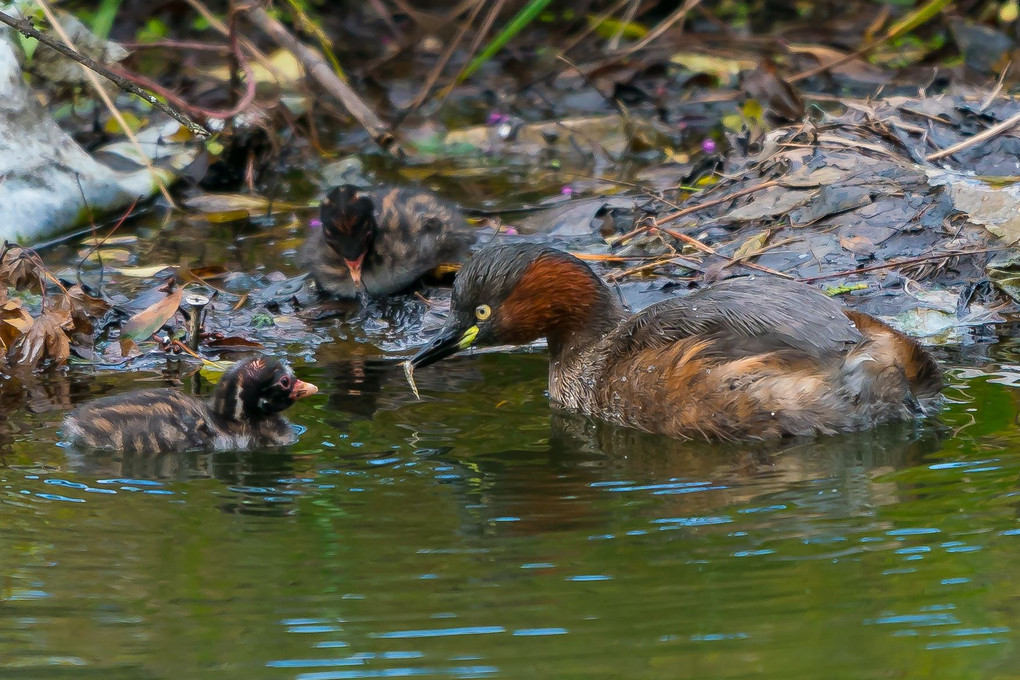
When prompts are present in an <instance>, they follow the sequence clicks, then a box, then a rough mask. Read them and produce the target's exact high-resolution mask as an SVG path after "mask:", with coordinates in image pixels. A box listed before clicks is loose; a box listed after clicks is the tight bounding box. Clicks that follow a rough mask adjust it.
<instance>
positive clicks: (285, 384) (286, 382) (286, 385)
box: [280, 375, 290, 390]
mask: <svg viewBox="0 0 1020 680" xmlns="http://www.w3.org/2000/svg"><path fill="white" fill-rule="evenodd" d="M280 387H282V388H283V389H285V390H289V389H290V376H289V375H285V376H283V377H282V378H280Z"/></svg>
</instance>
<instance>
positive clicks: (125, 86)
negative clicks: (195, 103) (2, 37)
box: [0, 12, 209, 138]
mask: <svg viewBox="0 0 1020 680" xmlns="http://www.w3.org/2000/svg"><path fill="white" fill-rule="evenodd" d="M0 23H4V24H7V25H8V26H10V27H11V28H13V29H14V30H16V31H18V32H19V33H21V34H22V35H24V36H25V37H28V38H35V39H36V40H38V41H39V42H41V43H42V44H43V45H46V46H47V47H49V48H51V49H54V50H56V51H57V52H60V53H61V54H62V55H64V56H65V57H67V58H68V59H70V60H72V61H76V62H78V63H79V64H81V65H82V66H84V67H85V68H87V69H89V70H90V71H93V72H95V73H98V74H99V75H101V76H103V77H104V78H106V79H107V80H109V81H110V82H112V83H113V84H114V85H116V86H117V87H119V88H120V89H121V90H123V91H124V92H129V93H131V94H133V95H135V96H136V97H141V98H142V99H144V100H145V101H146V102H148V103H149V104H151V105H152V106H153V107H155V108H157V109H159V110H160V111H162V112H163V113H165V114H166V115H168V116H170V117H171V118H173V119H174V120H176V121H177V122H178V123H180V124H181V125H183V126H184V127H186V128H187V129H188V130H189V131H190V132H191V133H192V134H193V135H195V136H197V137H201V138H205V137H208V136H209V131H208V130H206V129H205V128H204V127H202V126H201V125H199V124H198V123H196V122H195V121H193V120H191V119H190V118H188V116H186V115H185V114H183V113H181V112H180V111H178V110H176V109H175V108H174V107H172V106H170V105H169V104H165V103H164V102H162V101H160V100H159V98H158V97H156V96H154V95H153V94H152V93H151V92H146V91H145V90H143V89H142V88H140V87H138V86H137V85H135V84H134V83H132V82H131V81H130V80H128V79H127V78H125V77H124V76H122V75H120V74H119V73H115V72H114V71H111V70H110V69H109V68H107V67H106V66H104V65H103V64H100V63H99V62H98V61H96V60H95V59H91V58H89V57H86V56H85V55H84V54H81V53H80V52H78V51H77V50H75V49H72V48H71V47H68V46H67V45H64V44H63V43H61V42H58V41H56V40H54V39H53V38H51V37H49V36H48V35H46V34H45V33H42V32H40V31H38V30H37V29H36V28H35V27H34V26H32V22H31V21H29V20H28V19H15V18H14V17H12V16H10V15H8V14H4V13H3V12H0Z"/></svg>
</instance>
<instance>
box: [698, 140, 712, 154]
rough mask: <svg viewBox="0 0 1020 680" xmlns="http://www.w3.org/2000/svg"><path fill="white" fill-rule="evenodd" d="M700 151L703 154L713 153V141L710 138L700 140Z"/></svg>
mask: <svg viewBox="0 0 1020 680" xmlns="http://www.w3.org/2000/svg"><path fill="white" fill-rule="evenodd" d="M701 150H702V151H704V152H705V153H715V140H714V139H711V138H709V139H705V140H702V142H701Z"/></svg>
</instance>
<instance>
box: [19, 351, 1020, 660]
mask: <svg viewBox="0 0 1020 680" xmlns="http://www.w3.org/2000/svg"><path fill="white" fill-rule="evenodd" d="M1014 352H1015V350H1011V349H1010V346H1009V345H1008V344H1007V345H1002V346H1000V347H999V348H997V349H996V350H995V351H994V352H993V356H992V357H991V358H980V357H976V358H970V359H960V358H956V359H953V360H951V361H952V362H955V363H956V364H957V365H958V368H957V369H955V370H954V372H953V377H952V380H953V382H954V383H955V386H954V387H953V388H952V389H951V390H950V391H949V394H950V397H951V401H952V403H950V404H949V406H948V408H947V410H946V413H945V415H944V417H943V418H942V423H941V425H936V424H932V423H928V424H925V425H922V426H919V427H914V426H897V427H887V428H883V429H880V430H878V431H875V432H872V433H866V434H861V435H850V436H841V437H832V438H824V439H819V440H815V441H806V442H785V443H783V444H782V445H778V446H777V445H771V446H709V445H705V444H697V443H682V442H677V441H673V440H669V439H664V438H661V437H654V436H647V435H642V434H640V433H637V432H633V431H629V430H622V429H614V428H610V427H607V426H604V425H598V424H596V423H593V422H590V421H587V420H584V419H579V418H564V417H561V416H559V415H556V414H553V413H552V412H551V411H550V409H549V406H548V402H547V398H546V396H545V374H546V364H545V361H546V360H545V356H544V355H543V354H542V353H540V352H539V353H517V354H487V355H478V356H469V357H463V358H457V359H452V360H449V361H447V362H444V364H442V365H440V366H437V367H435V368H429V369H423V370H422V371H420V372H419V376H418V377H419V383H420V387H421V389H422V392H423V396H424V397H425V398H424V400H423V401H421V402H416V401H414V399H413V397H412V396H411V395H410V394H409V392H408V390H407V388H406V386H405V385H404V383H403V379H402V376H401V373H400V371H399V369H397V368H395V366H394V364H393V363H392V362H390V363H386V362H380V361H374V360H366V359H359V358H350V357H349V356H348V357H347V358H346V359H345V358H344V355H346V354H348V353H347V352H344V351H343V350H342V349H338V348H337V346H332V347H326V348H324V349H320V350H319V352H318V353H317V354H316V356H314V357H313V358H315V359H318V361H316V362H314V363H311V362H309V363H305V364H299V365H298V373H299V375H301V376H302V377H304V378H309V379H311V380H313V381H315V382H316V383H318V384H319V385H320V387H321V388H322V392H321V393H320V394H319V395H316V396H315V397H313V398H311V399H309V400H307V401H306V402H302V403H300V404H299V405H298V406H297V407H296V408H295V409H293V411H292V419H293V421H294V422H295V424H297V425H299V426H300V427H302V428H306V430H305V431H304V433H303V434H302V436H301V440H300V443H299V444H297V445H295V446H293V447H290V448H289V449H286V450H269V451H252V452H244V453H217V454H192V455H186V456H170V457H129V458H122V457H119V456H96V455H82V454H80V453H78V452H74V451H71V450H68V449H65V448H62V447H59V446H57V445H56V442H57V441H58V440H59V434H58V425H59V420H60V417H61V415H62V413H63V409H64V408H65V407H66V405H67V404H69V403H71V402H74V401H77V400H79V399H81V398H84V397H85V396H87V395H93V394H98V393H101V392H102V393H107V392H111V391H121V390H126V389H129V388H131V387H137V386H151V385H152V384H153V383H154V382H156V383H162V382H164V381H165V379H166V378H165V374H163V373H154V372H136V373H127V374H124V373H118V374H114V375H110V374H109V372H100V373H99V374H98V376H97V375H96V374H93V373H92V372H86V371H84V370H77V369H76V370H73V371H70V373H69V374H68V376H66V377H63V376H52V375H51V376H43V377H40V378H39V380H38V383H37V384H34V385H28V386H26V387H25V388H24V392H21V393H20V395H21V397H22V399H21V402H22V403H21V405H20V406H16V407H14V408H13V409H12V410H11V411H10V412H9V413H8V415H7V419H8V420H7V427H6V429H5V432H6V433H7V439H6V441H5V448H4V450H5V452H6V456H5V463H6V466H5V467H4V468H3V469H2V471H0V522H2V524H3V526H4V527H5V530H4V531H3V532H2V533H0V561H2V566H3V569H2V573H3V575H4V580H3V588H2V591H0V597H2V602H3V604H2V608H0V669H2V670H0V672H2V676H3V677H5V678H20V677H24V678H64V677H96V678H219V677H223V678H302V679H305V680H328V679H331V678H336V679H340V678H374V677H455V678H475V677H505V678H520V677H556V678H582V677H584V678H588V677H621V678H622V677H627V678H638V677H640V678H658V677H661V678H677V677H684V678H686V677H690V678H705V677H747V676H751V675H754V676H756V677H775V678H818V677H846V678H871V677H875V678H879V677H881V678H887V677H940V678H957V677H958V678H971V677H982V678H987V677H1006V676H1010V675H1011V674H1013V673H1014V672H1015V667H1016V660H1017V659H1016V644H1015V641H1016V639H1017V636H1016V633H1015V630H1014V629H1015V628H1016V625H1017V624H1016V621H1017V616H1016V609H1017V607H1018V604H1017V603H1018V602H1020V587H1018V586H1017V585H1016V582H1017V579H1016V578H1015V573H1014V572H1015V568H1014V565H1015V563H1016V561H1017V558H1018V557H1020V521H1018V513H1017V507H1018V500H1020V496H1017V493H1018V492H1017V478H1018V474H1020V454H1018V453H1017V441H1018V439H1020V436H1018V433H1017V430H1016V427H1015V419H1016V417H1017V399H1016V394H1017V393H1016V388H1015V387H1013V386H1012V382H1013V381H1014V379H1015V377H1016V375H1017V370H1018V369H1017V367H1016V366H1015V365H1014V364H1012V363H1011V361H1012V358H1013V356H1014ZM169 373H171V374H172V373H173V371H169ZM8 387H11V386H10V385H9V386H8ZM185 387H186V388H187V389H193V388H194V387H196V385H193V384H192V383H191V381H186V384H185ZM197 387H198V388H199V389H200V390H201V389H207V388H208V386H206V385H204V384H200V385H198V386H197Z"/></svg>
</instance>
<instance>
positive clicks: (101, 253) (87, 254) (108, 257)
mask: <svg viewBox="0 0 1020 680" xmlns="http://www.w3.org/2000/svg"><path fill="white" fill-rule="evenodd" d="M78 257H79V258H80V259H82V260H89V261H92V262H127V261H128V260H130V259H131V251H130V250H127V249H125V248H99V249H96V250H93V249H91V248H89V249H88V250H81V251H79V252H78Z"/></svg>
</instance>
